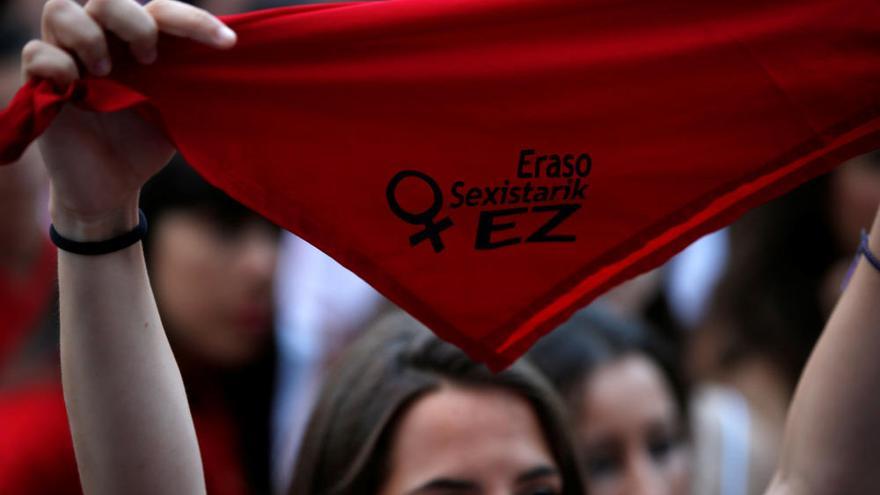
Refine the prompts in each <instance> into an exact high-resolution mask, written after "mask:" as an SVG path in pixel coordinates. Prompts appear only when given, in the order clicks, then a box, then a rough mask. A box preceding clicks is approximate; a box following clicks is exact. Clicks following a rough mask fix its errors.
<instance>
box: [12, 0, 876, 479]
mask: <svg viewBox="0 0 880 495" xmlns="http://www.w3.org/2000/svg"><path fill="white" fill-rule="evenodd" d="M194 3H197V4H198V5H200V6H202V7H204V8H206V9H207V10H209V11H211V12H213V13H216V14H232V13H237V12H244V11H248V10H254V9H262V8H270V7H276V6H281V5H291V4H295V3H297V2H285V1H283V0H206V1H203V2H194ZM301 3H306V2H301ZM42 4H43V2H42V1H41V0H5V1H4V2H3V3H2V6H0V104H2V105H4V106H5V104H6V103H7V102H8V101H9V99H10V98H11V97H12V95H13V94H14V92H15V91H16V90H17V88H18V87H19V85H20V84H21V79H20V75H19V55H20V52H21V48H22V46H23V45H24V44H25V43H26V42H27V40H29V39H31V38H35V37H39V17H40V12H41V9H42ZM47 191H48V185H47V180H46V176H45V173H44V171H43V169H42V165H41V163H40V156H39V153H38V152H37V150H35V149H31V150H29V152H28V153H27V154H26V155H25V156H24V157H23V158H22V160H21V161H20V162H19V163H16V164H14V165H12V166H8V167H2V168H0V493H3V494H19V493H21V494H41V493H46V494H67V493H80V490H79V484H78V480H77V474H76V466H75V464H74V459H73V450H72V445H71V442H70V433H69V431H68V429H67V422H66V416H65V413H64V405H63V400H62V396H61V389H60V377H59V365H58V342H57V324H58V323H57V288H56V281H55V278H56V273H55V249H54V247H53V246H52V245H51V244H50V243H49V242H48V240H47V228H48V223H49V222H48V213H47V207H46V202H47V201H46V198H47V194H48V192H47ZM878 203H880V153H877V152H875V153H872V154H869V155H866V156H863V157H860V158H857V159H855V160H852V161H851V162H849V163H847V164H845V165H843V166H842V167H840V168H838V169H837V170H836V171H835V172H834V173H832V174H830V175H829V176H825V177H821V178H819V179H816V180H814V181H812V182H811V183H808V184H806V185H804V186H802V187H801V188H799V189H798V190H796V191H794V192H792V193H790V194H788V195H787V196H785V197H782V198H780V199H777V200H775V201H773V202H771V203H769V204H767V205H765V206H763V207H761V208H759V209H757V210H755V211H753V212H751V213H749V214H747V215H746V216H745V217H743V218H742V219H741V220H739V221H738V222H736V223H735V224H734V225H732V226H730V227H729V228H727V229H724V230H722V231H719V232H716V233H714V234H712V235H709V236H707V237H705V238H703V239H701V240H699V241H698V242H696V243H694V244H693V245H692V246H691V247H690V248H688V249H687V250H685V251H684V252H682V253H681V254H679V255H678V256H676V257H675V258H673V259H672V260H671V261H670V262H669V263H667V264H666V265H665V266H663V267H661V268H659V269H657V270H655V271H653V272H651V273H648V274H645V275H642V276H640V277H638V278H636V279H634V280H632V281H630V282H628V283H626V284H624V285H622V286H620V287H618V288H617V289H615V290H613V291H611V292H610V293H608V294H606V295H605V296H604V297H602V298H601V299H600V300H598V301H596V302H595V303H594V304H592V305H591V306H590V307H589V308H586V309H584V310H583V311H581V312H580V313H578V314H577V315H576V316H575V317H574V318H573V319H572V320H571V321H570V322H569V323H567V324H566V325H564V326H563V327H564V328H562V329H560V330H559V331H557V332H555V333H554V334H552V335H551V336H550V337H548V338H547V339H545V340H544V341H542V342H541V343H540V344H539V345H538V346H537V347H536V348H535V349H534V350H533V351H532V352H531V353H530V355H529V356H527V358H526V359H530V360H532V361H534V363H535V364H536V365H538V367H539V368H540V369H541V370H542V371H543V372H544V373H545V374H546V375H547V377H548V378H549V379H550V380H551V381H552V382H553V383H554V384H555V385H556V386H557V388H558V390H559V391H560V392H561V393H562V394H563V397H564V398H565V399H566V400H567V402H568V403H569V405H570V410H571V413H572V414H571V416H572V420H573V421H574V422H575V424H576V431H577V432H578V435H579V438H580V437H583V450H584V452H585V456H586V470H587V474H588V479H589V483H590V493H598V494H627V495H635V494H647V493H651V494H672V495H675V494H698V495H699V494H707V495H708V494H719V495H746V494H758V493H762V492H763V489H764V488H765V487H766V484H767V483H768V481H769V478H770V476H771V474H772V473H773V470H774V468H775V459H776V456H777V453H778V450H779V446H780V445H779V444H780V440H781V437H782V426H783V423H784V419H785V414H786V411H787V407H788V403H789V401H790V399H791V396H792V394H793V391H794V386H795V384H796V381H797V378H798V376H799V374H800V371H801V369H802V367H803V366H804V363H805V361H806V358H807V357H808V355H809V353H810V350H811V349H812V347H813V345H814V344H815V342H816V339H817V338H818V336H819V334H820V332H821V329H822V327H823V325H824V322H825V320H826V318H827V317H828V315H829V312H830V310H831V309H832V307H833V305H834V303H835V301H836V299H837V297H838V295H839V294H840V292H841V286H842V284H843V283H844V280H845V278H846V275H847V269H848V267H849V265H850V262H851V260H852V257H853V254H854V253H855V249H856V247H857V245H858V241H859V230H860V229H861V228H863V227H867V226H870V224H871V220H872V218H873V216H874V212H875V211H876V208H877V205H878ZM142 207H143V208H144V210H145V211H146V212H147V213H148V217H149V218H150V221H151V232H150V234H149V239H148V241H147V242H146V244H145V248H146V250H147V255H148V264H149V269H150V275H151V279H152V281H153V285H154V291H155V292H156V297H157V300H158V302H159V306H160V310H161V311H162V315H163V320H164V321H165V324H166V327H167V329H168V333H169V337H170V340H171V342H172V346H173V348H174V351H175V355H176V356H177V358H178V360H179V361H180V363H181V368H182V372H183V375H184V380H185V382H186V384H187V390H188V392H189V395H190V401H191V408H192V411H193V416H194V420H195V422H196V428H197V431H198V434H199V439H200V442H201V448H202V455H203V459H204V463H205V471H206V477H207V481H208V486H209V493H219V494H249V493H253V494H257V493H284V491H285V487H286V486H287V483H288V482H289V479H290V475H291V469H292V466H293V463H294V460H295V458H296V453H297V447H298V445H299V442H300V438H301V434H302V430H303V428H304V426H305V423H306V421H307V419H308V416H309V412H310V410H311V408H312V405H313V401H314V398H315V395H316V393H317V391H318V388H319V386H320V384H321V382H322V379H323V377H324V376H325V372H326V370H327V369H328V367H329V366H331V365H332V363H333V361H334V359H335V358H336V356H338V355H339V354H340V352H341V351H342V350H343V349H344V348H345V347H346V345H347V344H348V343H349V342H350V341H351V340H352V339H353V338H354V337H356V336H357V335H358V334H359V333H361V332H362V330H363V329H364V328H367V327H368V326H369V325H370V324H371V323H372V322H373V321H375V320H376V319H377V318H379V317H380V316H381V315H382V314H384V313H388V312H393V311H395V310H396V309H395V308H393V306H392V305H391V304H390V303H388V302H387V301H386V300H384V298H382V297H381V296H379V295H378V294H377V293H375V292H374V291H373V290H372V289H371V288H370V287H369V286H368V285H366V284H365V283H363V282H362V281H360V280H359V279H358V278H357V277H355V276H354V275H352V274H351V273H350V272H348V271H347V270H345V269H344V268H342V267H340V266H339V265H338V264H336V263H335V262H334V261H332V260H330V259H329V258H327V257H326V256H324V255H323V254H322V253H320V252H319V251H317V250H315V249H314V248H312V247H311V246H310V245H308V244H307V243H305V242H303V241H301V240H299V239H298V238H296V237H295V236H293V235H290V234H288V233H284V232H280V231H279V230H278V229H277V228H276V227H274V226H272V225H270V224H269V223H268V222H265V221H264V220H262V219H260V218H259V217H257V216H256V215H254V214H252V213H251V212H249V211H247V210H246V209H245V208H244V207H242V206H241V205H239V204H237V203H235V202H234V201H233V200H232V199H230V198H228V197H227V196H225V194H223V193H222V192H220V191H217V190H216V189H213V188H212V187H211V186H209V185H208V184H206V183H205V182H204V181H202V180H201V179H200V178H199V177H198V176H197V175H196V174H195V173H194V172H193V171H192V170H191V169H189V167H188V166H187V165H186V164H185V163H183V161H182V160H180V159H175V161H174V162H173V163H172V165H171V166H170V167H168V169H166V170H165V171H163V172H162V173H161V174H160V175H159V176H157V177H156V178H155V179H154V180H153V181H151V183H150V184H149V185H148V186H147V188H146V189H145V191H144V194H143V198H142ZM634 377H635V378H634ZM639 377H641V380H642V381H639ZM639 387H641V388H639ZM645 387H647V389H646V388H645ZM634 390H639V391H644V390H648V393H635V392H633V393H630V391H634ZM658 404H660V405H662V406H663V407H657V405H658ZM609 411H610V412H611V413H610V415H609ZM626 411H630V412H632V411H635V412H636V413H638V414H629V415H624V414H623V412H626ZM621 418H624V419H621Z"/></svg>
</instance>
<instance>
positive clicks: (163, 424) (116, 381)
mask: <svg viewBox="0 0 880 495" xmlns="http://www.w3.org/2000/svg"><path fill="white" fill-rule="evenodd" d="M76 234H84V232H77V233H76ZM76 234H72V235H76ZM92 234H93V235H96V236H98V235H101V234H100V233H99V232H93V233H92ZM62 235H64V233H62ZM58 259H59V273H58V276H59V288H60V306H61V308H60V310H61V311H60V316H61V367H62V380H63V384H64V396H65V401H66V404H67V411H68V417H69V421H70V425H71V431H72V434H73V440H74V447H75V450H76V457H77V464H78V466H79V472H80V477H81V480H82V484H83V489H84V492H85V493H86V494H117V493H127V494H130V493H144V494H155V493H162V494H173V493H180V494H187V495H190V494H198V493H204V492H205V487H204V480H203V475H202V468H201V459H200V456H199V451H198V444H197V441H196V437H195V431H194V428H193V424H192V418H191V416H190V412H189V407H188V405H187V400H186V395H185V392H184V388H183V382H182V380H181V377H180V372H179V369H178V367H177V363H176V362H175V360H174V356H173V354H172V352H171V348H170V347H169V345H168V340H167V338H166V336H165V333H164V330H163V328H162V323H161V321H160V319H159V314H158V311H157V309H156V303H155V300H154V298H153V294H152V291H151V289H150V285H149V281H148V278H147V273H146V269H145V265H144V258H143V251H142V249H141V245H140V244H139V243H138V244H135V245H134V246H132V247H129V248H126V249H123V250H121V251H117V252H115V253H111V254H106V255H101V256H80V255H75V254H70V253H66V252H63V251H62V252H59V256H58Z"/></svg>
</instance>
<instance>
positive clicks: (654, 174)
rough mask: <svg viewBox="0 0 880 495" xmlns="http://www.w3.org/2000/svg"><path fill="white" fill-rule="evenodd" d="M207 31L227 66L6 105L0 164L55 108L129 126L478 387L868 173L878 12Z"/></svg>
mask: <svg viewBox="0 0 880 495" xmlns="http://www.w3.org/2000/svg"><path fill="white" fill-rule="evenodd" d="M226 21H227V22H228V23H229V25H230V26H231V27H232V28H233V29H234V30H235V31H236V32H237V33H238V35H239V42H238V45H237V46H236V47H235V48H234V49H232V50H230V51H213V50H210V49H207V48H204V47H201V46H199V45H197V44H195V43H193V42H190V41H187V40H182V39H175V38H171V37H164V38H162V39H161V41H160V48H159V51H160V59H159V61H158V62H157V63H156V64H155V65H153V66H149V67H144V66H140V65H137V64H135V63H133V62H130V63H125V62H117V64H116V69H115V71H114V73H113V74H112V75H111V76H110V77H109V78H107V79H86V80H83V81H80V82H79V83H77V84H76V85H74V86H72V87H70V88H59V89H56V88H53V87H52V85H50V84H48V83H47V82H39V81H31V82H29V83H28V84H27V85H26V86H25V87H24V88H23V89H22V90H21V92H20V93H19V94H18V95H17V97H16V99H15V100H14V101H13V102H12V104H11V105H10V107H9V108H8V109H7V110H6V112H5V113H4V114H3V115H2V117H0V141H2V142H0V150H2V157H3V159H4V160H6V161H9V160H12V159H14V158H15V157H16V156H17V155H18V154H19V153H20V152H21V151H22V150H23V149H24V147H25V146H26V145H27V144H28V143H29V142H30V141H31V140H33V139H34V138H36V137H37V136H38V135H39V134H40V132H42V131H43V130H44V129H45V128H46V127H47V126H48V125H49V123H50V122H51V120H52V117H53V116H54V115H55V114H56V113H57V112H58V111H59V109H60V108H61V107H62V105H63V104H65V103H70V102H73V103H74V104H76V105H78V106H79V107H81V108H86V109H91V110H94V111H98V112H106V111H114V110H120V109H124V108H135V109H136V110H137V111H139V112H141V114H142V115H144V116H146V117H147V118H150V119H152V120H153V121H154V122H156V123H157V124H158V125H159V126H161V128H162V129H163V130H164V131H165V133H166V134H167V135H168V137H169V138H170V139H171V140H172V141H173V142H174V143H175V144H176V146H177V147H178V149H179V150H180V152H181V153H182V154H183V155H184V156H185V157H186V158H187V160H188V161H189V162H190V163H192V165H193V166H194V167H195V168H196V169H197V170H198V171H199V172H200V173H201V174H203V175H204V177H205V178H206V179H207V180H209V181H210V182H212V183H214V184H215V185H217V186H219V187H220V188H222V189H224V190H226V191H227V192H228V193H229V194H231V195H232V196H233V197H235V198H237V199H238V200H239V201H241V202H242V203H244V204H246V205H248V206H249V207H251V208H253V209H255V210H256V211H258V212H261V213H262V214H264V215H265V216H267V217H268V218H270V219H271V220H273V221H275V222H277V223H278V224H280V225H281V226H283V227H286V228H288V229H290V230H292V231H293V232H295V233H297V234H299V235H300V236H302V237H303V238H305V239H306V240H308V241H309V242H311V243H312V244H314V245H315V246H317V247H318V248H320V249H321V250H323V251H325V252H326V253H328V254H329V255H330V256H332V257H334V258H336V259H337V260H338V261H340V262H341V263H342V264H343V265H345V266H347V267H348V268H350V269H351V270H353V271H354V272H356V273H357V274H358V275H360V276H361V277H363V278H364V279H365V280H366V281H368V282H369V283H371V284H372V285H373V286H375V287H376V288H377V289H378V290H379V291H381V292H382V293H384V294H385V295H386V296H388V297H389V298H390V299H391V300H393V301H394V302H396V303H398V304H399V305H400V306H402V307H403V308H404V309H406V310H407V311H409V312H410V313H412V314H413V315H414V316H416V317H417V318H419V319H420V320H422V321H423V322H424V323H426V324H427V325H428V326H429V327H431V328H432V329H433V330H434V331H435V332H436V333H437V334H438V335H440V336H441V337H443V338H445V339H447V340H449V341H451V342H453V343H455V344H457V345H458V346H460V347H462V348H463V349H464V350H466V351H467V352H468V353H470V354H471V355H472V356H473V357H474V358H476V359H479V360H483V361H485V362H487V363H488V364H489V365H490V366H491V367H493V368H494V369H500V368H503V367H504V366H506V365H508V364H509V363H510V362H512V361H513V360H514V359H515V358H516V357H518V356H519V355H521V354H522V353H523V352H524V351H525V350H526V349H528V347H529V346H530V345H531V344H532V343H534V342H535V340H536V339H537V338H539V337H540V336H541V335H543V334H544V333H546V332H548V331H550V330H551V329H552V328H553V327H554V326H556V325H558V324H559V323H561V322H562V321H563V320H565V319H566V318H567V317H568V316H569V315H571V313H572V312H573V311H574V310H576V309H577V308H579V307H581V306H583V305H584V304H586V303H587V302H589V301H590V300H592V299H593V298H595V297H596V296H597V295H599V294H601V293H602V292H603V291H605V290H607V289H609V288H610V287H612V286H614V285H615V284H617V283H620V282H621V281H624V280H626V279H628V278H630V277H632V276H634V275H636V274H638V273H640V272H642V271H645V270H648V269H650V268H653V267H656V266H657V265H659V264H660V263H662V262H663V261H664V260H666V259H667V258H669V257H670V256H671V255H673V254H674V253H675V252H677V251H678V250H680V249H682V248H683V247H684V246H686V245H687V244H688V243H690V242H691V241H693V240H694V239H696V238H697V237H698V236H700V235H702V234H705V233H707V232H709V231H711V230H714V229H717V228H719V227H721V226H723V225H724V224H726V223H728V222H730V221H732V220H733V219H735V218H736V217H737V216H739V215H741V214H742V213H743V212H745V211H746V210H747V209H748V208H751V207H753V206H755V205H757V204H759V203H762V202H764V201H766V200H768V199H770V198H772V197H774V196H776V195H778V194H781V193H783V192H785V191H787V190H789V189H791V188H793V187H794V186H796V185H798V184H800V183H801V182H803V181H805V180H807V179H809V178H811V177H814V176H816V175H818V174H821V173H824V172H827V171H829V170H830V169H832V168H833V167H834V166H835V165H836V164H838V163H840V162H841V161H843V160H845V159H847V158H850V157H852V156H855V155H857V154H860V153H863V152H867V151H869V150H871V149H874V148H880V32H878V30H880V5H878V3H877V2H876V0H845V1H843V0H798V1H794V0H781V1H778V2H760V1H757V0H746V1H742V2H696V1H681V0H674V1H672V2H654V1H651V0H621V1H613V2H600V1H585V0H388V1H379V2H367V3H354V4H330V5H321V6H311V7H297V8H284V9H277V10H268V11H263V12H257V13H251V14H245V15H240V16H234V17H229V18H226ZM117 58H119V57H117ZM71 166H76V163H75V161H72V163H71Z"/></svg>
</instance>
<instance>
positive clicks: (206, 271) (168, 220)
mask: <svg viewBox="0 0 880 495" xmlns="http://www.w3.org/2000/svg"><path fill="white" fill-rule="evenodd" d="M154 230H155V233H154V238H153V243H152V246H151V250H152V251H151V279H152V282H153V287H154V291H155V292H156V298H157V300H158V303H159V307H160V308H161V312H162V318H163V321H164V322H165V324H166V326H167V328H168V331H169V334H170V336H171V339H172V341H173V342H174V344H175V346H176V347H177V348H179V349H180V350H183V351H184V352H185V353H186V354H187V355H188V356H191V357H193V358H195V359H198V360H200V361H202V362H204V363H207V364H209V365H214V366H219V367H232V366H238V365H242V364H245V363H247V362H248V361H249V360H250V359H252V358H254V357H255V356H256V355H257V354H258V353H259V352H260V351H261V350H263V349H264V348H265V346H266V345H267V344H268V342H269V340H270V338H271V335H270V333H271V328H272V284H273V276H274V273H275V262H276V258H277V251H278V230H277V228H275V227H273V226H272V225H270V224H269V223H268V222H265V221H263V220H261V219H258V218H256V217H255V218H253V219H249V220H246V221H244V222H242V223H240V224H235V225H225V224H223V223H221V222H219V221H218V220H216V219H214V218H212V217H211V216H210V215H209V214H205V213H199V212H194V211H184V210H181V211H170V212H167V213H165V214H164V215H163V217H162V218H161V220H160V221H159V222H158V224H157V225H156V227H155V229H154Z"/></svg>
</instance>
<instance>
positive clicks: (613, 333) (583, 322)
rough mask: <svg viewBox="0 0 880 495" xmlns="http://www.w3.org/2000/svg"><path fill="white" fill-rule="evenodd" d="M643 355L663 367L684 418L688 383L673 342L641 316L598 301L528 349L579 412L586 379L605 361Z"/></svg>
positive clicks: (532, 359) (662, 369)
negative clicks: (614, 310) (621, 313)
mask: <svg viewBox="0 0 880 495" xmlns="http://www.w3.org/2000/svg"><path fill="white" fill-rule="evenodd" d="M632 354H636V355H643V356H645V357H646V358H648V359H649V360H650V361H651V362H653V363H654V364H656V365H657V367H658V368H660V371H661V372H662V373H663V376H664V378H665V379H666V381H667V382H668V384H669V386H670V388H671V390H672V393H673V395H674V397H673V399H674V400H675V402H676V403H677V404H678V406H679V410H680V411H681V414H682V417H683V418H685V417H687V411H688V408H687V396H688V387H687V383H686V381H685V379H684V376H683V373H682V371H681V369H680V368H679V366H678V362H679V360H678V359H677V356H676V355H675V352H674V351H673V347H672V346H670V345H669V344H668V343H667V342H665V341H663V340H662V339H660V338H659V337H657V336H656V335H655V334H654V333H652V332H651V331H650V329H649V328H648V327H647V326H645V325H642V324H641V323H639V322H637V321H632V320H625V319H623V318H620V317H618V316H616V315H614V314H612V313H610V312H608V311H605V310H603V309H602V308H601V307H599V306H597V305H593V306H591V307H589V308H587V309H584V310H581V311H579V312H577V313H575V314H574V316H572V317H571V319H570V320H568V321H567V322H565V323H564V324H562V325H561V326H560V327H559V328H557V329H556V330H554V331H553V332H552V333H551V334H549V335H547V336H546V337H544V338H543V339H541V340H540V341H538V343H537V344H536V345H535V347H534V348H533V349H532V350H531V351H529V353H528V354H527V359H528V360H529V361H530V362H532V364H534V365H535V366H536V367H537V368H538V369H539V370H540V371H541V372H542V373H543V374H544V376H546V377H547V378H548V379H549V380H550V382H551V383H552V384H553V385H554V386H555V387H556V390H557V391H559V393H560V394H561V395H562V397H563V398H564V399H565V400H566V401H567V402H568V404H569V409H570V410H572V411H574V410H577V409H579V408H580V406H581V405H582V400H583V394H582V393H581V390H582V386H583V384H584V383H585V382H586V381H587V380H588V379H589V378H590V376H591V375H592V374H593V372H594V371H595V370H596V369H597V368H599V367H600V366H602V365H604V364H608V363H610V362H611V361H614V360H617V359H620V358H622V357H625V356H628V355H632Z"/></svg>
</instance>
